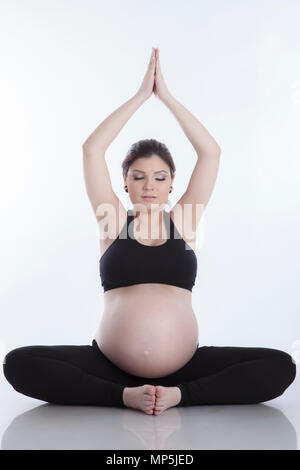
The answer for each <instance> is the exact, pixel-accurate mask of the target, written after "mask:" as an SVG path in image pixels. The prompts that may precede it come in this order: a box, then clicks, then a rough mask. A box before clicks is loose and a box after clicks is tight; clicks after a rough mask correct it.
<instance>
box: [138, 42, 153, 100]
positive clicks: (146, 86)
mask: <svg viewBox="0 0 300 470" xmlns="http://www.w3.org/2000/svg"><path fill="white" fill-rule="evenodd" d="M154 72H155V49H154V47H152V54H151V57H150V62H149V65H148V69H147V72H146V75H145V77H144V80H143V82H142V84H141V86H140V88H139V90H138V92H137V93H138V94H139V95H141V96H142V97H143V98H144V99H145V100H147V99H148V98H150V96H151V95H152V92H153V87H154Z"/></svg>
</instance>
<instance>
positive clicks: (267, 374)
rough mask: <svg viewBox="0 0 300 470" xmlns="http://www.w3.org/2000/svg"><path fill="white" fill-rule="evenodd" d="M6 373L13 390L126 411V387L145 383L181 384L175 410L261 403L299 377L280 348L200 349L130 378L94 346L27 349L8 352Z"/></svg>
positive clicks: (61, 401) (52, 400)
mask: <svg viewBox="0 0 300 470" xmlns="http://www.w3.org/2000/svg"><path fill="white" fill-rule="evenodd" d="M3 371H4V375H5V377H6V379H7V380H8V382H9V383H10V384H11V385H12V386H13V388H14V389H15V390H16V391H17V392H20V393H22V394H23V395H27V396H29V397H33V398H37V399H39V400H43V401H46V402H50V403H55V404H62V405H100V406H117V407H125V405H124V403H123V389H124V388H125V387H137V386H140V385H144V384H151V385H164V386H168V387H174V386H177V387H179V388H180V390H181V401H180V402H179V404H178V405H177V406H192V405H218V404H220V405H222V404H226V405H227V404H232V405H233V404H251V403H260V402H264V401H268V400H272V399H273V398H276V397H278V396H279V395H282V394H283V392H284V391H285V389H286V388H287V387H288V386H289V385H290V384H291V383H292V382H293V381H294V379H295V377H296V364H295V361H294V359H293V358H292V356H290V355H289V354H288V353H286V352H284V351H281V350H279V349H271V348H259V347H235V346H201V347H199V344H198V348H197V350H196V352H195V354H194V355H193V357H192V358H191V359H190V360H189V361H188V362H187V363H186V364H185V365H184V366H183V367H182V368H181V369H179V370H177V371H176V372H174V373H173V374H171V375H168V376H165V377H161V378H156V379H154V378H152V379H149V378H147V377H137V376H135V375H131V374H128V373H126V372H124V371H123V370H122V369H120V368H118V367H117V366H116V365H114V364H113V363H112V362H111V361H110V360H109V359H108V358H107V357H106V356H105V355H104V354H103V353H102V351H101V350H100V349H99V347H98V345H97V343H96V341H95V340H93V341H92V345H78V346H77V345H76V346H72V345H67V346H63V345H58V346H56V345H54V346H45V345H44V346H23V347H19V348H16V349H13V350H11V351H9V352H8V353H7V354H6V356H5V359H4V363H3Z"/></svg>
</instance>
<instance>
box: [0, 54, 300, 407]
mask: <svg viewBox="0 0 300 470" xmlns="http://www.w3.org/2000/svg"><path fill="white" fill-rule="evenodd" d="M152 92H154V94H155V95H156V96H157V97H158V98H159V99H161V100H162V102H163V103H164V104H165V105H166V106H167V107H168V108H169V109H170V110H171V111H172V112H173V113H174V116H175V117H176V118H177V120H178V122H179V123H180V125H181V126H182V129H183V131H184V132H185V134H186V136H187V137H188V138H189V140H190V142H191V144H192V145H193V147H194V149H195V151H196V153H197V157H198V158H197V163H196V166H195V168H194V171H193V173H192V176H191V178H190V181H189V184H188V187H187V189H186V191H185V192H184V194H183V196H182V197H181V199H180V200H179V201H178V202H177V203H176V204H175V206H174V207H173V209H172V210H170V211H169V212H167V211H166V210H165V209H164V208H165V205H166V203H167V199H168V194H169V193H171V191H172V189H173V186H172V184H173V182H174V177H175V165H174V162H173V159H172V157H171V155H170V152H169V151H168V149H167V147H166V146H165V145H164V144H162V143H160V142H158V141H156V140H154V139H149V140H142V141H139V142H137V143H136V144H134V145H132V147H131V148H130V150H129V152H128V154H127V156H126V158H125V160H124V161H123V164H122V168H123V179H124V187H125V191H127V193H128V196H129V197H130V200H131V202H132V204H133V210H130V211H128V212H127V211H126V210H125V208H124V207H123V205H122V204H121V202H120V200H119V199H118V197H117V196H116V194H115V193H114V191H113V188H112V184H111V180H110V176H109V172H108V168H107V166H106V161H105V151H106V149H107V148H108V146H109V145H110V143H111V142H112V141H113V139H114V138H115V137H116V136H117V135H118V133H119V131H120V130H121V129H122V127H123V126H124V124H125V123H126V122H127V121H128V119H129V118H130V117H131V115H132V114H133V113H134V112H135V111H136V110H137V109H138V108H139V106H141V104H143V103H144V102H145V101H146V100H147V99H148V98H149V97H150V96H151V95H152ZM220 152H221V151H220V147H219V146H218V144H217V143H216V142H215V140H214V139H213V138H212V136H211V135H210V134H209V133H208V131H207V130H206V129H205V128H204V126H203V125H202V124H201V123H200V122H199V121H198V120H197V119H196V118H195V117H194V116H193V115H192V114H191V113H190V112H189V111H188V110H187V109H186V108H185V107H184V106H182V105H181V104H180V103H179V102H178V101H177V100H176V99H175V98H174V97H173V95H171V93H170V92H169V90H168V88H167V86H166V83H165V81H164V79H163V76H162V72H161V67H160V60H159V52H158V49H153V51H152V54H151V58H150V63H149V65H148V69H147V72H146V74H145V77H144V80H143V82H142V84H141V87H140V89H139V90H138V92H137V93H136V95H134V96H133V98H131V99H130V100H129V101H127V102H126V103H125V104H123V106H121V107H120V108H119V109H117V110H116V111H115V112H114V113H112V114H111V115H110V116H108V118H107V119H106V120H104V121H103V123H101V125H100V126H99V127H97V128H96V130H95V131H94V132H93V133H92V134H91V135H90V136H89V137H88V139H87V140H86V141H85V143H84V144H83V168H84V176H85V183H86V188H87V194H88V197H89V200H90V202H91V205H92V207H93V210H94V213H95V216H96V219H97V222H98V224H99V232H100V251H101V253H102V256H101V258H100V275H101V280H102V286H103V289H104V312H103V314H102V318H101V323H100V325H99V328H98V330H97V332H96V334H95V337H94V339H93V340H92V343H91V344H88V345H76V346H75V345H53V346H48V345H42V346H38V345H33V346H23V347H19V348H16V349H13V350H11V351H9V352H8V354H7V355H6V357H5V359H4V364H3V369H4V374H5V377H6V379H7V380H8V381H9V382H10V384H11V385H12V386H13V387H14V389H15V390H17V391H18V392H20V393H22V394H24V395H27V396H30V397H34V398H37V399H39V400H44V401H47V402H50V403H56V404H64V405H100V406H119V407H131V408H136V409H139V410H142V411H143V412H145V413H146V414H155V415H159V414H161V413H162V412H163V411H164V410H166V409H167V408H170V407H172V406H193V405H209V404H250V403H260V402H264V401H268V400H272V399H273V398H275V397H278V396H279V395H281V394H282V393H283V392H284V391H285V389H286V388H287V387H288V386H289V385H290V384H291V383H292V382H293V380H294V378H295V376H296V365H295V362H294V360H293V358H292V357H291V356H290V355H289V354H288V353H287V352H284V351H281V350H278V349H271V348H262V347H236V346H235V347H234V346H205V345H202V346H199V343H198V325H197V320H196V317H195V314H194V312H193V308H192V288H193V285H194V283H195V279H196V274H197V258H196V255H195V251H194V249H193V247H195V242H196V236H195V233H196V230H197V226H198V224H199V222H200V217H201V213H202V212H203V209H204V208H205V207H206V205H207V203H208V200H209V198H210V196H211V193H212V190H213V187H214V184H215V181H216V177H217V173H218V167H219V160H220ZM199 208H200V209H201V210H199ZM189 209H190V210H189ZM105 214H108V215H107V216H105ZM105 227H106V228H107V227H108V231H107V230H104V229H105ZM107 234H108V235H109V236H106V235H107Z"/></svg>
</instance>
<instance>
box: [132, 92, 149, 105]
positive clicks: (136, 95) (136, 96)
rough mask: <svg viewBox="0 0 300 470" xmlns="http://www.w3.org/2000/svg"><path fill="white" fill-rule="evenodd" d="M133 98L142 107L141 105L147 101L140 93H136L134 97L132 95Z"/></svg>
mask: <svg viewBox="0 0 300 470" xmlns="http://www.w3.org/2000/svg"><path fill="white" fill-rule="evenodd" d="M134 98H135V99H136V100H137V102H138V103H139V104H140V105H142V104H143V103H145V101H147V98H146V97H145V96H144V95H143V94H142V93H141V92H140V91H138V92H137V93H136V94H135V95H134Z"/></svg>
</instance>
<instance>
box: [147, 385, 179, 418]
mask: <svg viewBox="0 0 300 470" xmlns="http://www.w3.org/2000/svg"><path fill="white" fill-rule="evenodd" d="M155 388H156V392H155V395H156V400H155V407H154V414H155V415H159V414H161V413H162V412H163V411H165V410H166V409H167V408H171V407H172V406H176V405H178V403H179V402H180V401H181V390H180V388H179V387H164V386H163V385H156V387H155Z"/></svg>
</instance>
